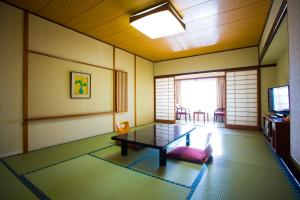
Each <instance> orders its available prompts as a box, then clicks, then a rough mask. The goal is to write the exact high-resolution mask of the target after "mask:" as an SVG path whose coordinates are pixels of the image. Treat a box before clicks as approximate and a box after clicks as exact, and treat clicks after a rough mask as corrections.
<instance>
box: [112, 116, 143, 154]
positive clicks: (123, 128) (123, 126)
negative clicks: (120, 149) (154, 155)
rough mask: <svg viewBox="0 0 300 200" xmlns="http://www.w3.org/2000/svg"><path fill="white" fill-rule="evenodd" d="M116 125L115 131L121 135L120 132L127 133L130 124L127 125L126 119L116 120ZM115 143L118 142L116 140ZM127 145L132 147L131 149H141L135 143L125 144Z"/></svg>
mask: <svg viewBox="0 0 300 200" xmlns="http://www.w3.org/2000/svg"><path fill="white" fill-rule="evenodd" d="M116 127H117V133H118V134H119V135H121V134H127V133H128V132H129V131H130V125H129V122H128V121H125V122H117V123H116ZM116 144H118V145H120V142H118V141H116ZM127 145H128V148H129V149H132V150H135V151H137V150H140V149H143V147H142V146H140V145H137V144H127Z"/></svg>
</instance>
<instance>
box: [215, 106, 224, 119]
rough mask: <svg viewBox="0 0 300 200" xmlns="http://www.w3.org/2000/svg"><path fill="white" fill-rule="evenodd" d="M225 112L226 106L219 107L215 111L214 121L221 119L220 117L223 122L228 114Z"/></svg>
mask: <svg viewBox="0 0 300 200" xmlns="http://www.w3.org/2000/svg"><path fill="white" fill-rule="evenodd" d="M225 113H226V110H225V108H217V109H216V110H215V112H214V122H216V121H220V119H221V122H224V117H225V115H226V114H225Z"/></svg>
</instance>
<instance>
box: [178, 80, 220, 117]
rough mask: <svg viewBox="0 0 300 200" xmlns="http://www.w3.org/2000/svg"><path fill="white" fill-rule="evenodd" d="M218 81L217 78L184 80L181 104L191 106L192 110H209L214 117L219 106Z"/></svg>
mask: <svg viewBox="0 0 300 200" xmlns="http://www.w3.org/2000/svg"><path fill="white" fill-rule="evenodd" d="M216 81H217V79H216V78H202V79H192V80H182V81H181V84H180V89H181V90H180V92H181V95H180V96H181V98H180V99H181V105H182V106H183V107H187V108H190V109H191V111H192V112H193V111H196V110H201V111H205V112H208V113H209V114H210V117H212V114H213V112H214V110H215V109H216V107H217V87H216V85H217V84H216ZM176 93H177V90H176Z"/></svg>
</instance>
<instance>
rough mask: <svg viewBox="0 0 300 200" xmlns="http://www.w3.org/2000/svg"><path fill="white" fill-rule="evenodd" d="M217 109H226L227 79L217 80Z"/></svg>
mask: <svg viewBox="0 0 300 200" xmlns="http://www.w3.org/2000/svg"><path fill="white" fill-rule="evenodd" d="M216 83H217V90H216V92H217V94H216V95H217V108H225V106H226V105H225V78H224V77H220V78H217V82H216Z"/></svg>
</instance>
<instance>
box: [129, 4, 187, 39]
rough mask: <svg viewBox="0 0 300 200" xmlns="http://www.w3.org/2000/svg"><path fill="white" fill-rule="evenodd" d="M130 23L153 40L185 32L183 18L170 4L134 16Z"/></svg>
mask: <svg viewBox="0 0 300 200" xmlns="http://www.w3.org/2000/svg"><path fill="white" fill-rule="evenodd" d="M129 22H130V25H131V26H133V27H135V28H136V29H138V30H139V31H141V32H142V33H144V34H145V35H147V36H148V37H150V38H151V39H156V38H160V37H164V36H168V35H173V34H176V33H181V32H184V31H185V24H184V23H183V22H182V19H181V17H180V16H179V14H178V13H177V12H176V11H175V9H174V8H173V7H172V6H171V4H170V3H168V2H165V3H162V4H160V5H157V6H154V7H152V8H148V9H146V10H143V11H141V12H138V13H135V14H133V15H132V16H131V17H130V18H129Z"/></svg>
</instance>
